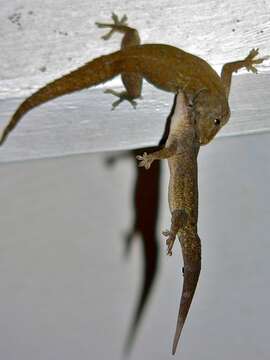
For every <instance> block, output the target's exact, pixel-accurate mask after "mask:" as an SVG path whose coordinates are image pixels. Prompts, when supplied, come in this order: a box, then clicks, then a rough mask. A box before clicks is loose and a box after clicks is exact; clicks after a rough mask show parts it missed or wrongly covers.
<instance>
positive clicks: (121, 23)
mask: <svg viewBox="0 0 270 360" xmlns="http://www.w3.org/2000/svg"><path fill="white" fill-rule="evenodd" d="M111 18H112V20H113V24H106V23H100V22H95V24H96V26H97V27H98V28H111V30H110V31H109V32H108V33H107V34H105V35H103V36H101V38H102V39H103V40H109V39H110V38H111V36H112V35H113V34H114V33H115V32H116V31H118V28H119V27H121V26H127V19H128V18H127V16H126V15H123V16H122V18H121V20H119V18H118V16H117V15H116V14H115V13H112V16H111Z"/></svg>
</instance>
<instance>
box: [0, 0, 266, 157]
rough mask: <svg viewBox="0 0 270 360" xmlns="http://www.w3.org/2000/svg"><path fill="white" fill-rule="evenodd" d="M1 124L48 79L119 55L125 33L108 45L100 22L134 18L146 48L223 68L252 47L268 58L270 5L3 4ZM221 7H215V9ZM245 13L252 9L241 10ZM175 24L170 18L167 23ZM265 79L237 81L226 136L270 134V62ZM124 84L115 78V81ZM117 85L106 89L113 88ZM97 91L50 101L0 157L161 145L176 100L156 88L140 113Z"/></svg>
mask: <svg viewBox="0 0 270 360" xmlns="http://www.w3.org/2000/svg"><path fill="white" fill-rule="evenodd" d="M0 5H1V14H0V19H1V21H0V32H1V34H2V36H1V39H0V41H1V49H2V50H1V54H0V62H1V69H0V125H1V124H2V123H3V124H4V123H5V121H7V120H8V118H9V116H10V115H11V113H12V112H13V111H14V110H15V108H16V106H17V105H18V104H19V102H20V101H21V100H22V99H23V98H24V97H26V96H27V95H29V94H30V93H31V92H33V91H34V90H35V89H37V88H38V87H40V86H41V85H44V84H45V83H47V82H48V81H50V80H52V79H54V78H56V77H59V76H61V75H62V74H64V73H66V72H68V71H70V70H71V69H74V68H76V67H78V66H80V65H82V64H83V63H85V62H86V61H88V60H89V59H91V58H93V57H96V56H99V55H101V54H103V53H108V52H111V51H114V50H116V49H118V47H119V39H120V37H119V36H115V37H113V38H112V40H111V41H109V42H108V43H105V42H104V41H103V40H102V39H100V36H101V35H102V31H101V30H100V29H97V28H96V27H95V25H94V22H95V21H96V20H100V21H107V20H109V17H110V12H111V11H115V12H117V13H119V14H120V15H121V14H123V13H126V14H127V15H128V16H129V19H130V24H131V25H132V26H135V27H137V28H138V29H139V30H140V34H141V37H142V41H143V42H165V43H168V44H172V45H175V46H178V47H181V48H183V49H185V50H187V51H189V52H192V53H195V54H197V55H199V56H201V57H203V58H204V59H206V60H207V61H209V63H211V64H212V65H213V66H214V67H215V69H216V70H218V71H219V70H220V68H221V65H222V64H223V63H224V62H227V61H232V60H235V59H237V58H242V57H243V56H246V55H247V53H248V51H249V50H250V49H251V48H252V47H260V50H261V54H262V55H264V54H268V53H270V48H269V37H270V20H269V18H270V17H269V14H270V10H269V6H270V5H269V4H268V2H267V1H263V0H257V1H253V2H250V3H248V4H247V3H246V2H243V1H240V0H238V1H234V2H229V1H228V2H222V3H219V2H218V3H217V2H216V1H212V0H208V1H204V2H201V1H198V0H196V1H195V0H192V1H189V2H186V1H165V2H164V1H162V2H160V5H158V3H157V2H156V1H150V2H147V3H145V2H144V1H142V0H139V1H136V6H134V2H123V3H122V4H121V2H120V4H119V1H102V2H98V1H97V2H96V1H90V2H89V1H79V2H76V3H74V2H71V1H67V0H62V1H57V2H55V1H46V7H44V6H43V2H41V1H39V0H38V1H35V2H33V1H29V0H28V1H23V2H22V1H14V0H12V1H9V2H7V1H3V0H0ZM213 9H215V10H214V11H213ZM243 9H244V10H243ZM168 19H169V20H168ZM259 68H260V72H261V74H259V75H256V76H252V77H251V78H250V77H249V76H246V75H241V76H236V77H235V78H234V84H233V94H232V99H231V104H232V106H231V107H232V112H233V115H232V118H231V122H230V124H229V125H228V126H227V127H226V128H225V129H224V133H223V135H225V134H235V133H237V134H239V133H247V132H254V131H264V130H269V128H270V125H269V118H270V116H269V105H268V103H269V102H268V101H266V99H268V97H269V92H270V89H269V83H270V82H269V77H270V75H269V61H268V62H266V63H265V65H263V66H260V67H259ZM111 84H112V85H114V86H116V87H117V86H119V85H120V79H119V78H117V79H115V80H113V82H112V83H111ZM111 84H108V85H105V88H106V87H110V86H111ZM112 101H113V98H112V97H111V96H109V95H104V94H103V93H102V90H101V89H91V90H86V91H84V92H80V93H78V94H73V95H70V96H66V97H63V98H60V99H57V100H56V101H54V102H53V103H49V104H46V105H44V106H42V107H40V108H39V109H36V110H34V111H33V112H32V113H29V114H27V115H26V117H25V119H23V121H22V124H21V126H19V127H18V129H16V132H15V133H14V136H13V135H12V137H13V139H12V138H10V139H9V142H8V143H7V144H6V147H5V149H4V150H3V151H1V154H0V161H13V160H23V159H32V158H44V157H51V156H61V155H66V154H78V153H87V152H91V151H100V150H107V149H115V150H117V149H127V148H134V147H138V146H144V145H153V144H157V142H158V140H159V139H160V136H161V134H162V131H163V127H164V123H165V119H166V117H167V115H168V114H169V112H170V108H171V105H172V102H173V98H172V96H171V95H170V94H166V93H162V92H160V91H158V90H156V89H153V88H152V87H150V86H147V85H146V86H145V87H144V100H143V101H141V102H140V103H139V106H138V109H137V110H136V111H133V109H132V108H131V107H130V105H129V104H123V105H122V106H121V107H119V108H118V109H116V110H115V111H114V112H111V111H110V106H111V103H112Z"/></svg>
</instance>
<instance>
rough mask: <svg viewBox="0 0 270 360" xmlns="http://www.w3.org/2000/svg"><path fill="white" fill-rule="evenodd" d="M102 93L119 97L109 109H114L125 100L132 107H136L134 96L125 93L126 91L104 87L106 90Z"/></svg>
mask: <svg viewBox="0 0 270 360" xmlns="http://www.w3.org/2000/svg"><path fill="white" fill-rule="evenodd" d="M104 94H111V95H114V96H116V97H118V98H119V99H118V100H116V101H114V102H113V103H112V109H111V110H115V108H117V106H118V105H120V104H121V103H122V102H123V101H125V100H126V101H128V102H129V103H130V104H131V105H132V107H133V109H136V107H137V105H138V103H137V101H135V100H134V98H133V97H131V96H130V95H129V94H128V93H127V91H121V92H117V91H115V90H113V89H106V90H104Z"/></svg>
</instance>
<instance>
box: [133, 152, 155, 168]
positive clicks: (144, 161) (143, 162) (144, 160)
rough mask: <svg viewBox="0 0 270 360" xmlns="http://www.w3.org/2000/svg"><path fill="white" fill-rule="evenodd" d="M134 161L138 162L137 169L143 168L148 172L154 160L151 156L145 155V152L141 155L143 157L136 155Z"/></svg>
mask: <svg viewBox="0 0 270 360" xmlns="http://www.w3.org/2000/svg"><path fill="white" fill-rule="evenodd" d="M136 159H137V160H139V161H140V162H139V165H138V166H139V167H145V169H146V170H148V169H149V168H150V166H151V164H152V162H153V161H154V158H153V156H152V154H147V153H146V152H144V153H143V155H137V156H136Z"/></svg>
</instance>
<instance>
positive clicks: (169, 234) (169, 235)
mask: <svg viewBox="0 0 270 360" xmlns="http://www.w3.org/2000/svg"><path fill="white" fill-rule="evenodd" d="M162 234H163V235H164V236H166V237H167V239H166V245H167V255H169V256H172V248H173V245H174V242H175V238H176V234H174V233H173V232H172V231H170V230H164V231H162Z"/></svg>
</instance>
